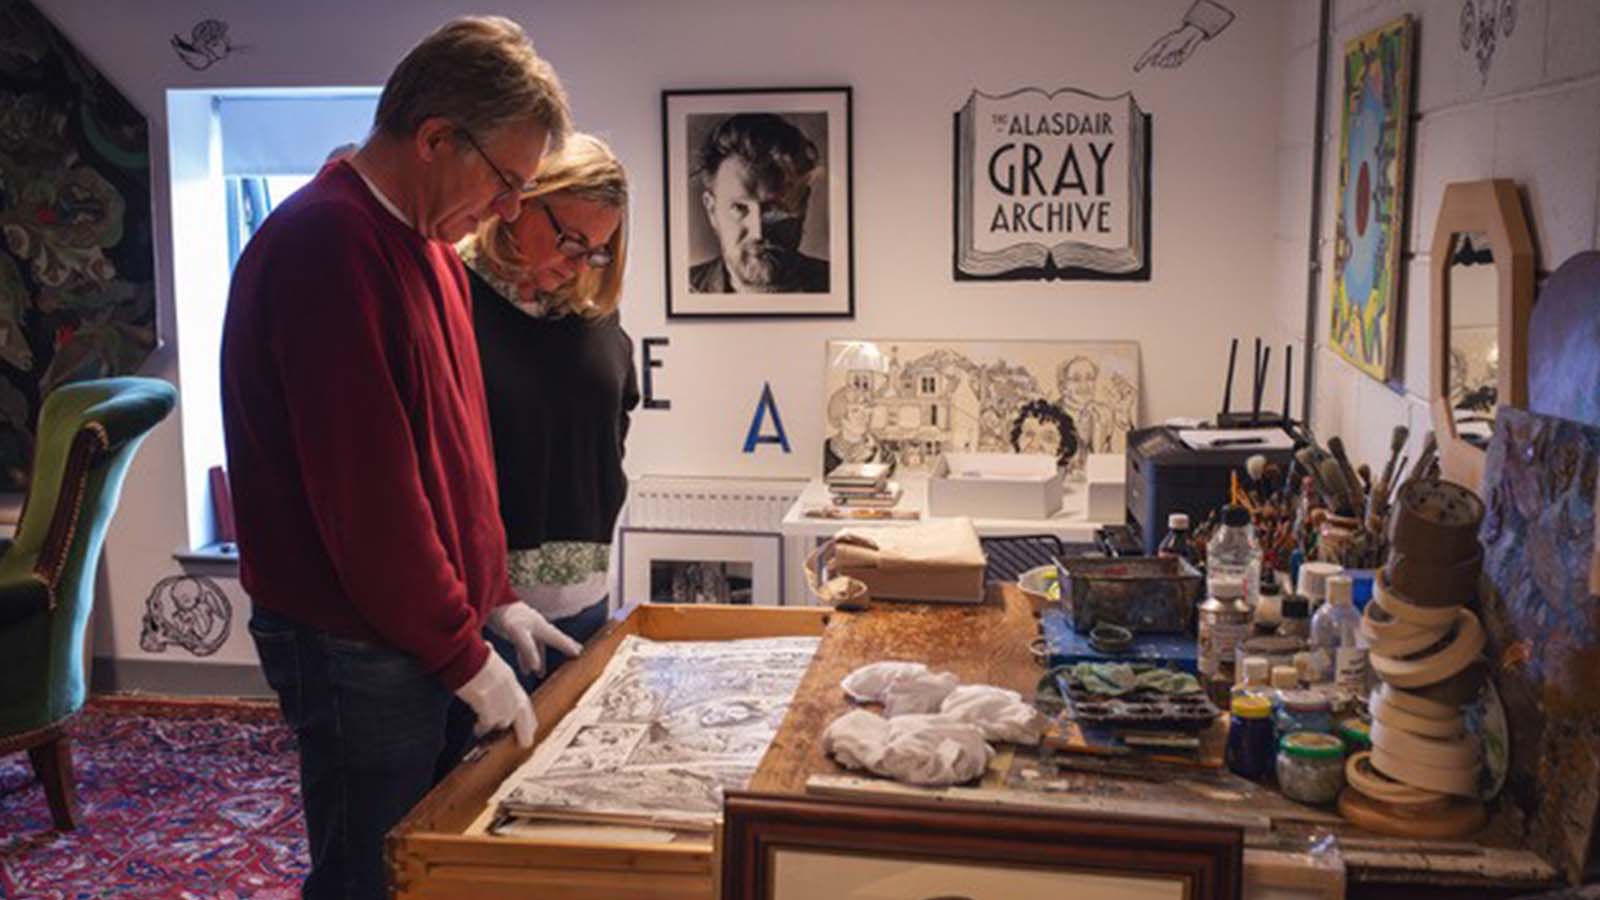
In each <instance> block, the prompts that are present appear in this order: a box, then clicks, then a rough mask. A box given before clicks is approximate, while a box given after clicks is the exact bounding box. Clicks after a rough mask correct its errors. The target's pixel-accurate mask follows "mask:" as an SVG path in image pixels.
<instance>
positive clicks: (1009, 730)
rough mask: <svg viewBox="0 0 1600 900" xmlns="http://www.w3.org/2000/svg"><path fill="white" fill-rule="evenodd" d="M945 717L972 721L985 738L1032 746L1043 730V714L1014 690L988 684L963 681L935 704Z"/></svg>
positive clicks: (1037, 740)
mask: <svg viewBox="0 0 1600 900" xmlns="http://www.w3.org/2000/svg"><path fill="white" fill-rule="evenodd" d="M939 713H940V714H941V715H943V716H944V717H945V718H949V719H955V720H956V721H958V722H966V723H967V724H969V725H975V726H977V727H978V729H979V730H980V731H982V732H983V736H984V738H985V739H987V740H991V741H1009V742H1011V743H1013V744H1027V745H1029V746H1032V745H1034V744H1037V743H1039V738H1040V736H1041V735H1043V734H1044V729H1045V718H1044V716H1041V715H1040V714H1039V711H1038V710H1037V709H1034V708H1033V705H1032V704H1030V703H1024V702H1023V701H1022V695H1021V694H1019V693H1017V692H1016V691H1012V690H1007V689H1006V688H1002V687H995V686H994V685H989V684H964V685H962V686H960V687H958V688H956V689H955V690H953V691H951V692H950V694H949V695H948V696H946V697H945V698H944V702H943V703H942V704H941V705H940V707H939Z"/></svg>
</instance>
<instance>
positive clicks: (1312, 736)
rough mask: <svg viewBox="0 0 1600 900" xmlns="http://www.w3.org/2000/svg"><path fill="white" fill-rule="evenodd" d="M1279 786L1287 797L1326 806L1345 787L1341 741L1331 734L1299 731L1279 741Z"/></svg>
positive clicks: (1336, 797) (1335, 798)
mask: <svg viewBox="0 0 1600 900" xmlns="http://www.w3.org/2000/svg"><path fill="white" fill-rule="evenodd" d="M1277 762H1278V765H1277V774H1278V788H1279V789H1280V790H1282V791H1283V795H1284V796H1285V797H1288V798H1289V799H1290V800H1297V801H1299V802H1301V803H1309V804H1311V805H1313V806H1326V805H1328V804H1331V803H1333V802H1334V801H1335V800H1337V799H1339V791H1340V790H1342V789H1343V788H1344V742H1343V741H1341V740H1339V739H1338V738H1336V737H1334V736H1333V735H1331V734H1323V733H1321V732H1316V731H1301V732H1295V733H1293V734H1286V735H1284V736H1283V740H1281V741H1279V742H1278V761H1277Z"/></svg>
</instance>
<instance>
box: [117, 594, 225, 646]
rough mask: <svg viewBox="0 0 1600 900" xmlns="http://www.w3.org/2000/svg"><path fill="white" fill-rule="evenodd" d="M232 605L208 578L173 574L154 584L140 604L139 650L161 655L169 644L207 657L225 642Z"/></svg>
mask: <svg viewBox="0 0 1600 900" xmlns="http://www.w3.org/2000/svg"><path fill="white" fill-rule="evenodd" d="M232 622H233V605H232V604H231V603H230V602H229V601H228V595H227V593H226V592H225V591H223V589H222V588H221V587H220V586H219V585H218V584H217V583H216V582H215V581H212V580H211V579H209V578H206V577H203V576H199V575H173V576H170V577H168V578H163V579H161V580H160V581H158V582H156V586H155V587H154V588H153V589H151V591H150V596H149V597H146V598H145V601H144V619H143V621H142V623H141V626H140V630H139V649H141V650H143V651H145V652H146V653H164V652H166V650H167V648H168V647H170V646H173V645H176V646H179V647H182V648H183V649H185V650H187V651H189V652H190V653H193V654H194V655H195V656H210V655H211V654H213V653H216V652H217V650H218V649H220V648H221V647H222V645H223V643H224V642H226V641H227V640H228V632H229V630H230V626H231V624H232Z"/></svg>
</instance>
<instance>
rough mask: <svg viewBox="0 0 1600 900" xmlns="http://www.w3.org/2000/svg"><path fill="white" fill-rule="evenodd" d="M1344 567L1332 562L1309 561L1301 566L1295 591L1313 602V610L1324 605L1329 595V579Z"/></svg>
mask: <svg viewBox="0 0 1600 900" xmlns="http://www.w3.org/2000/svg"><path fill="white" fill-rule="evenodd" d="M1343 571H1344V567H1343V566H1340V565H1339V564H1338V563H1331V562H1321V561H1315V562H1307V563H1303V564H1301V566H1300V579H1299V581H1298V582H1297V583H1296V584H1295V589H1294V592H1295V593H1296V594H1299V595H1300V596H1302V597H1304V598H1306V600H1307V601H1308V602H1310V604H1311V609H1312V611H1313V612H1315V611H1316V610H1317V608H1318V607H1320V606H1322V601H1323V600H1325V599H1327V596H1328V579H1329V578H1332V577H1333V576H1335V575H1338V574H1339V573H1340V572H1343Z"/></svg>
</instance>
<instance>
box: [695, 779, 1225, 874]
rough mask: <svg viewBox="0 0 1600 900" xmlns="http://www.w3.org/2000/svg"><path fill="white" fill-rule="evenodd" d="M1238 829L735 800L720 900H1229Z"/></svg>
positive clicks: (730, 800)
mask: <svg viewBox="0 0 1600 900" xmlns="http://www.w3.org/2000/svg"><path fill="white" fill-rule="evenodd" d="M1243 859H1244V834H1243V831H1242V830H1241V829H1239V828H1228V827H1223V826H1205V827H1200V826H1195V825H1180V824H1176V823H1164V822H1155V821H1133V820H1127V819H1110V818H1091V817H1076V816H1074V817H1067V816H1062V815H1060V814H1058V813H1048V814H1045V813H1035V812H1022V811H988V810H976V809H960V808H955V807H951V806H947V805H932V804H925V803H917V804H913V803H906V804H900V803H895V804H893V805H889V804H882V803H878V804H866V803H859V802H854V801H849V800H844V799H833V798H820V797H811V796H805V797H794V796H768V795H760V794H748V793H738V792H732V791H730V792H729V793H728V794H727V795H726V799H725V801H724V804H723V828H722V896H724V897H741V898H745V900H844V898H851V897H873V898H885V900H888V898H896V900H898V898H905V900H924V898H972V897H982V898H985V900H1038V898H1040V897H1096V898H1103V900H1224V898H1233V897H1237V896H1239V891H1240V885H1241V878H1242V873H1243Z"/></svg>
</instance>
